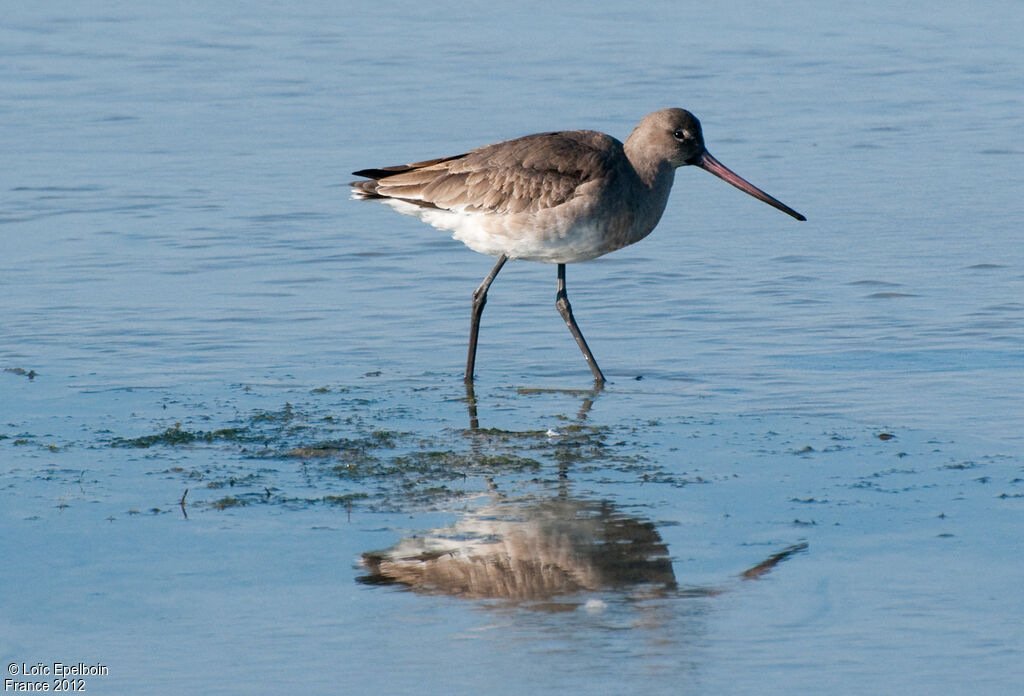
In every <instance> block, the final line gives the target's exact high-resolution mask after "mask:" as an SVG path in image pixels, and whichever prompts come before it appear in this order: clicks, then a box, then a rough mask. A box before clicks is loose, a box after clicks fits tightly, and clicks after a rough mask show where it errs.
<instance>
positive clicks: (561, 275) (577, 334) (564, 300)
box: [555, 263, 604, 388]
mask: <svg viewBox="0 0 1024 696" xmlns="http://www.w3.org/2000/svg"><path fill="white" fill-rule="evenodd" d="M555 307H557V308H558V313H559V314H561V315H562V319H565V324H566V326H568V327H569V331H570V332H571V333H572V337H573V338H575V339H576V345H578V346H579V347H580V350H581V351H583V357H584V358H586V359H587V365H589V366H590V371H591V372H593V373H594V385H595V386H597V387H598V388H600V387H602V386H604V374H602V373H601V368H600V367H598V366H597V361H596V360H594V354H593V353H591V352H590V348H588V347H587V339H585V338H583V332H582V331H580V327H579V326H577V325H576V319H575V318H573V316H572V306H571V305H570V304H569V295H568V293H566V291H565V264H564V263H560V264H558V293H557V294H556V295H555Z"/></svg>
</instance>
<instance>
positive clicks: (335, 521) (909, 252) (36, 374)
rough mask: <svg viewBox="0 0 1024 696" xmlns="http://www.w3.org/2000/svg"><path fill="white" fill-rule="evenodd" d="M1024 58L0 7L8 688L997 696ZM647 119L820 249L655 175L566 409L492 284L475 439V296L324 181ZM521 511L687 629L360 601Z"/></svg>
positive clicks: (952, 49) (1007, 549) (655, 16)
mask: <svg viewBox="0 0 1024 696" xmlns="http://www.w3.org/2000/svg"><path fill="white" fill-rule="evenodd" d="M1022 20H1024V9H1021V8H1020V6H1019V5H1018V4H1016V3H989V4H987V5H986V6H985V7H984V8H968V7H966V6H964V7H945V6H935V5H934V4H931V3H910V4H906V3H904V4H901V5H892V4H891V3H867V4H863V3H862V4H859V5H848V6H843V7H838V8H832V7H829V8H827V9H826V8H825V7H824V6H821V5H818V4H814V3H806V4H804V3H744V4H741V5H723V6H703V5H702V6H699V7H687V6H686V4H680V3H655V4H647V5H644V6H643V7H637V8H631V7H625V6H622V5H621V4H616V3H596V4H595V3H590V4H588V5H586V6H580V7H578V8H574V7H561V6H558V5H551V4H550V3H508V4H499V5H498V6H496V7H495V6H492V5H489V6H488V7H487V8H484V7H483V6H481V7H479V8H477V7H470V6H465V5H463V4H459V3H431V4H427V5H421V6H416V7H400V6H394V5H382V6H366V5H352V4H337V3H302V4H301V6H298V7H286V6H282V7H280V8H279V7H271V6H267V5H261V4H237V5H236V4H214V5H209V4H195V5H191V6H187V7H179V6H173V7H162V6H161V7H155V6H152V7H151V6H139V5H138V4H137V3H106V4H104V5H103V6H102V7H94V6H83V5H81V4H79V3H45V4H39V3H36V4H19V5H17V6H15V7H11V8H7V9H6V11H5V21H4V23H3V25H2V27H0V142H3V144H4V145H3V151H4V166H3V167H2V168H0V369H2V370H3V371H0V462H2V467H0V496H2V498H0V499H2V503H0V511H2V512H0V530H2V534H0V547H2V551H0V553H2V557H3V558H4V559H6V560H5V562H4V563H3V564H2V565H0V588H2V592H0V595H2V597H3V599H2V603H0V608H2V611H0V656H2V657H4V658H6V659H7V662H8V663H12V662H13V663H17V664H18V665H20V664H21V663H26V664H28V665H32V664H35V663H37V662H44V663H49V664H52V663H53V662H56V661H61V662H64V663H77V662H79V661H81V662H86V663H90V664H96V663H103V664H105V665H108V666H109V670H110V673H109V675H107V676H102V677H100V676H90V677H86V678H85V681H86V686H87V688H88V689H89V691H92V692H94V693H139V692H140V691H146V692H149V693H178V692H180V690H181V685H182V684H183V683H190V684H195V685H201V689H202V690H203V691H204V692H205V693H237V692H239V691H245V690H261V689H271V688H272V689H279V690H281V689H288V690H291V691H303V692H308V693H336V692H342V693H365V692H368V691H369V690H370V689H374V690H381V689H383V690H386V691H389V692H393V693H478V692H486V693H522V692H523V691H524V690H526V689H529V690H530V691H532V692H534V693H555V692H570V693H571V692H575V691H586V692H589V693H621V692H623V691H625V690H629V691H636V692H639V691H644V692H648V693H652V694H657V693H680V692H682V693H692V694H718V693H758V694H763V693H792V692H797V693H805V692H816V691H822V690H825V689H827V690H828V691H829V692H830V693H836V694H855V693H857V694H859V693H865V692H867V693H897V692H898V693H936V692H941V693H965V694H967V693H981V692H983V693H991V694H1000V693H1007V694H1009V693H1015V692H1016V689H1017V688H1018V687H1017V685H1018V684H1019V683H1020V680H1021V679H1022V678H1024V670H1022V669H1021V667H1020V665H1021V661H1020V652H1021V650H1022V649H1024V634H1022V631H1021V628H1020V626H1019V621H1017V620H1016V617H1019V616H1020V615H1021V614H1022V610H1024V606H1022V604H1024V602H1022V594H1021V592H1020V589H1019V587H1018V585H1019V577H1020V574H1021V571H1022V567H1021V563H1020V559H1019V558H1018V555H1019V554H1015V553H1013V551H1012V549H1014V548H1015V547H1016V545H1017V543H1016V542H1017V539H1018V538H1019V536H1020V520H1021V519H1022V517H1021V513H1022V511H1024V507H1022V502H1021V501H1022V499H1024V498H1022V495H1024V490H1022V483H1021V481H1022V479H1024V471H1022V466H1024V431H1022V425H1021V424H1022V423H1024V400H1022V399H1021V396H1020V395H1021V393H1022V391H1024V300H1022V298H1024V237H1022V235H1021V234H1020V229H1021V228H1020V220H1021V219H1022V218H1024V201H1022V199H1021V196H1020V186H1019V180H1020V172H1021V171H1022V161H1024V160H1022V158H1024V150H1022V148H1021V146H1020V144H1019V137H1018V134H1019V133H1020V132H1021V128H1022V126H1024V115H1022V114H1024V111H1022V109H1021V98H1020V78H1021V54H1020V48H1019V27H1020V25H1021V21H1022ZM668 106H680V107H684V108H687V109H690V110H691V111H693V112H694V113H695V114H697V115H698V116H699V117H700V118H701V121H702V124H703V127H704V134H705V139H706V141H707V144H708V148H709V150H710V151H711V152H712V153H713V154H714V155H715V156H716V157H718V158H719V159H720V160H722V161H723V162H724V163H725V164H727V165H728V166H729V167H731V168H733V169H734V170H736V171H737V172H738V173H740V174H741V175H742V176H744V177H745V178H747V179H749V180H750V181H752V182H753V183H754V184H756V185H757V186H759V187H761V188H763V189H765V190H766V191H768V192H769V193H771V194H772V195H774V196H776V197H777V198H779V199H780V200H782V201H784V202H785V203H787V204H789V205H791V206H792V207H794V208H795V209H797V210H799V211H800V212H801V213H803V214H805V215H806V216H807V218H808V221H807V222H806V223H797V222H795V221H793V220H792V219H790V218H788V217H787V216H785V215H782V214H781V213H779V212H778V211H775V210H773V209H771V208H769V207H768V206H765V205H763V204H761V203H759V202H757V201H755V200H754V199H752V198H749V197H747V196H744V195H743V194H741V193H739V192H738V191H736V190H735V189H733V188H731V187H729V186H726V185H725V184H723V183H722V182H721V181H719V180H716V179H714V178H713V177H710V176H707V175H706V173H704V172H701V171H699V170H695V169H692V168H684V169H682V170H680V171H679V172H678V173H677V176H676V185H675V190H674V191H673V194H672V197H671V199H670V201H669V205H668V209H667V210H666V212H665V215H664V217H663V219H662V221H661V223H660V225H659V227H658V229H657V230H656V231H655V232H654V234H652V235H651V236H650V237H649V238H648V239H646V240H644V241H643V242H642V243H640V244H638V245H635V246H633V247H630V248H627V249H624V250H621V251H619V252H616V253H615V254H612V255H610V256H607V257H603V258H601V259H598V260H596V261H594V262H591V263H587V264H580V265H572V266H570V267H569V269H568V287H569V295H570V298H571V299H572V302H573V308H574V310H575V314H576V318H577V320H578V321H579V323H580V326H581V328H582V329H583V331H584V333H585V334H586V336H587V339H588V341H589V343H590V346H591V348H592V349H593V351H594V353H595V355H596V356H597V358H598V360H599V361H600V364H601V366H602V369H603V370H604V371H605V373H606V375H607V376H608V378H609V380H610V385H609V386H608V387H607V388H606V389H605V390H604V391H603V392H601V393H599V394H588V393H586V391H585V390H587V389H588V388H589V386H590V383H591V379H590V373H589V370H588V369H587V367H586V365H585V363H584V362H583V360H582V358H581V356H580V355H579V353H578V351H577V349H576V347H575V345H574V343H573V341H572V338H571V337H570V336H569V334H568V332H567V331H566V330H565V327H564V324H563V322H562V320H561V318H560V317H559V316H558V314H557V312H556V311H555V310H554V307H553V304H554V292H555V277H554V276H555V273H554V268H553V267H550V266H547V265H541V264H529V263H525V262H519V263H511V264H509V265H508V266H506V268H505V269H504V270H503V271H502V273H501V275H500V276H499V277H498V279H497V280H496V281H495V284H494V285H493V287H492V289H491V293H490V295H489V302H488V306H487V310H486V312H485V314H484V320H483V328H482V332H481V346H480V352H479V354H478V358H477V375H478V383H477V387H476V394H475V396H476V413H475V416H476V419H477V421H478V422H479V425H480V427H481V428H485V429H486V428H495V429H501V430H502V431H504V432H505V433H506V434H505V435H504V436H502V435H500V434H499V435H496V434H491V435H486V434H483V435H481V433H480V432H478V431H474V430H473V429H472V428H471V425H472V424H473V422H472V420H471V419H472V418H473V416H474V414H472V413H470V412H469V409H468V408H467V406H468V404H467V399H466V393H465V391H464V389H463V386H462V383H461V372H462V369H463V365H464V360H465V353H464V350H465V340H466V333H467V330H468V326H467V324H468V315H469V297H470V293H471V292H472V290H473V289H474V288H475V287H476V285H477V284H478V283H479V282H480V280H481V279H482V277H483V276H484V275H485V274H486V272H487V271H488V269H489V268H490V266H491V263H492V261H491V260H490V259H487V258H485V257H481V256H479V255H476V254H474V253H472V252H471V251H469V250H467V249H465V248H464V247H462V245H460V244H459V243H457V242H454V241H452V240H450V239H448V238H447V237H446V235H445V234H444V233H442V232H439V231H437V230H434V229H432V228H430V227H428V226H426V225H423V224H422V223H420V222H418V221H417V220H415V219H412V218H408V217H403V216H399V215H395V214H394V213H393V212H392V211H390V210H388V209H386V208H385V207H383V206H378V205H373V204H369V203H359V202H355V201H350V200H349V199H348V191H347V186H346V183H347V182H348V181H349V180H350V179H351V178H352V177H351V176H350V175H349V172H351V171H354V170H357V169H361V168H365V167H372V166H381V165H389V164H398V163H402V162H407V161H415V160H422V159H426V158H430V157H438V156H443V155H450V154H457V153H459V152H463V151H465V150H466V149H468V148H471V147H474V146H477V145H481V144H485V143H488V142H492V141H495V140H499V139H503V138H509V137H515V136H519V135H523V134H526V133H530V132H536V131H543V130H553V129H562V128H593V129H597V130H602V131H605V132H608V133H610V134H612V135H615V136H616V137H619V138H625V137H626V135H628V133H629V131H630V130H631V129H632V128H633V126H634V125H635V124H636V122H637V121H638V120H639V119H640V117H642V116H643V115H644V114H645V113H647V112H649V111H652V110H655V109H660V108H664V107H668ZM560 390H563V391H560ZM577 390H584V391H582V392H580V391H577ZM230 429H235V430H236V431H237V432H235V433H228V430H230ZM549 431H550V432H549ZM375 432H377V433H381V432H385V433H388V435H387V436H386V437H385V438H384V439H383V440H382V439H381V437H383V436H374V435H373V433H375ZM167 433H170V435H168V434H167ZM181 433H184V434H185V436H186V437H185V439H184V440H182V439H180V438H179V439H175V438H176V437H177V435H180V434H181ZM580 433H581V434H580ZM880 434H884V435H889V434H892V435H895V437H893V438H892V439H880V438H879V435H880ZM161 435H163V437H164V439H163V440H160V441H159V442H157V443H156V444H154V445H153V446H150V447H143V446H141V443H139V442H136V443H134V444H131V441H132V440H133V439H134V438H140V437H142V438H145V437H148V436H161ZM236 435H238V437H237V438H236ZM374 437H377V438H378V439H377V440H374V439H373V438H374ZM357 441H358V442H362V443H373V444H372V446H371V445H367V446H366V450H365V451H362V450H360V452H361V454H359V455H356V454H353V453H354V452H355V450H354V449H351V447H352V443H353V442H357ZM339 443H341V444H339ZM115 445H117V446H115ZM345 447H350V449H345ZM332 448H333V449H332ZM431 452H445V453H446V457H447V458H446V459H443V460H437V461H441V464H440V465H436V466H435V464H433V463H431V462H434V461H435V460H431V459H430V457H431V456H433V455H431V454H430V453H431ZM358 456H364V457H365V459H363V460H359V459H358ZM410 462H413V463H415V464H416V466H412V465H410ZM531 462H532V463H531ZM338 467H341V468H338ZM345 467H349V468H348V469H346V468H345ZM373 467H379V469H378V468H373ZM353 472H354V473H353ZM186 489H187V490H188V493H187V494H185V498H184V504H183V505H182V504H180V503H181V501H182V495H183V493H184V491H186ZM228 498H231V499H234V500H235V502H236V504H225V502H224V501H225V500H226V499H228ZM552 499H563V500H564V499H568V500H572V501H577V502H578V504H579V505H580V506H582V507H583V508H585V509H591V507H592V506H594V505H596V504H601V505H604V506H606V507H607V508H608V509H611V510H614V511H615V513H614V517H615V519H625V520H631V521H635V522H636V523H637V524H639V525H641V526H643V525H653V529H655V530H656V531H657V534H658V537H659V538H660V540H661V542H662V543H663V544H664V545H665V546H666V547H667V549H668V555H669V557H670V559H671V563H672V569H673V572H674V576H675V579H676V582H677V584H678V587H677V588H676V589H675V590H673V591H672V592H667V593H666V592H662V593H651V592H648V591H647V590H645V589H644V588H641V587H633V586H626V587H622V586H614V587H612V586H609V587H604V588H603V589H588V590H584V591H580V592H577V593H570V594H568V595H560V596H558V597H556V598H554V599H546V600H543V601H541V600H535V601H528V602H511V601H502V600H500V599H472V598H467V597H464V596H457V595H456V594H455V593H453V592H451V591H443V590H441V589H439V588H434V590H433V591H423V589H422V588H417V591H408V590H406V589H402V586H401V585H391V586H387V587H379V586H371V585H367V584H365V583H361V582H359V581H358V580H357V579H358V578H360V577H363V576H365V574H366V572H367V570H366V568H365V567H363V566H361V565H360V559H361V558H362V554H364V553H365V552H368V551H374V550H380V549H386V548H389V547H391V546H393V545H395V544H397V543H399V542H400V541H401V540H402V539H409V538H419V537H430V536H431V535H437V534H441V535H442V536H444V535H445V534H448V535H449V536H450V535H451V530H453V529H458V528H459V527H458V525H459V523H460V522H459V521H460V520H462V521H463V522H462V523H463V524H466V522H465V521H466V520H473V519H477V517H478V516H479V515H480V514H481V513H480V511H481V510H485V511H486V510H488V509H490V508H489V507H488V506H491V505H494V504H495V503H496V501H498V502H501V503H502V504H506V503H507V504H510V505H513V506H516V505H521V506H522V510H523V511H524V513H523V514H526V512H525V511H528V510H531V509H533V508H534V507H535V506H537V505H540V506H543V505H544V504H545V501H548V500H552ZM218 502H220V504H218ZM186 515H187V517H186ZM445 530H448V531H447V532H445ZM798 543H806V544H807V548H806V550H804V551H801V552H799V553H797V554H796V555H794V556H792V557H791V558H788V559H786V560H785V561H783V562H781V563H780V564H779V565H778V566H777V567H775V568H773V569H771V571H770V572H769V573H767V574H766V575H764V576H762V577H761V578H760V579H758V580H743V579H742V578H741V575H740V574H741V573H742V572H743V571H744V570H746V569H747V568H750V567H752V566H754V565H756V564H758V563H760V562H761V561H763V560H765V559H766V558H767V557H769V556H771V555H772V554H774V553H776V552H779V551H780V550H782V549H784V548H787V547H791V546H792V545H794V544H798ZM555 605H557V606H555ZM7 676H11V675H10V673H9V674H8V675H7ZM12 678H13V677H12Z"/></svg>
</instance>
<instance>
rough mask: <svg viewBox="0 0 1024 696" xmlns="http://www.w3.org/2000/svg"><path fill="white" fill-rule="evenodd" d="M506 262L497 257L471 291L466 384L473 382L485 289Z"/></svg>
mask: <svg viewBox="0 0 1024 696" xmlns="http://www.w3.org/2000/svg"><path fill="white" fill-rule="evenodd" d="M506 261H508V256H506V255H505V254H502V255H501V256H499V257H498V262H497V263H496V264H494V268H492V269H491V272H490V273H488V274H487V277H486V278H484V281H483V282H482V283H480V287H478V288H477V289H476V290H474V291H473V313H472V315H471V317H470V322H469V355H467V356H466V376H465V377H464V378H463V380H464V381H466V382H472V381H473V366H474V365H475V364H476V339H477V336H478V335H479V334H480V317H481V315H483V313H484V305H485V304H487V289H488V288H489V287H491V283H493V282H494V279H495V278H496V277H497V275H498V271H500V270H501V267H502V266H504V265H505V262H506Z"/></svg>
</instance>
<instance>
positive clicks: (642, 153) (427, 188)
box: [351, 109, 806, 387]
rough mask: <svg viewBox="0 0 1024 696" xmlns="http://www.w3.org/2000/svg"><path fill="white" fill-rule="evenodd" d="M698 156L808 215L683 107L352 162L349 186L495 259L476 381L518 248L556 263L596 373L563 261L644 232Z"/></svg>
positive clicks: (487, 282)
mask: <svg viewBox="0 0 1024 696" xmlns="http://www.w3.org/2000/svg"><path fill="white" fill-rule="evenodd" d="M686 165H694V166H697V167H700V168H701V169H704V170H707V171H709V172H711V173H712V174H714V175H715V176H717V177H720V178H721V179H724V180H725V181H727V182H729V183H730V184H732V185H733V186H735V187H736V188H738V189H740V190H741V191H745V192H746V193H749V194H750V195H751V196H753V197H754V198H757V199H758V200H761V201H764V202H765V203H767V204H768V205H771V206H773V207H775V208H778V209H779V210H781V211H782V212H784V213H787V214H789V215H792V216H793V217H794V218H796V219H797V220H805V219H806V218H804V216H803V215H801V214H800V213H798V212H796V211H795V210H793V209H792V208H790V207H789V206H787V205H785V204H784V203H781V202H780V201H778V200H776V199H775V198H772V197H771V196H769V195H768V194H767V193H765V192H764V191H762V190H761V189H759V188H757V187H756V186H754V185H753V184H751V183H750V182H748V181H746V180H744V179H742V178H740V177H739V176H738V175H737V174H735V173H734V172H732V171H731V170H729V169H728V168H727V167H726V166H725V165H723V164H722V163H721V162H719V161H718V160H717V159H715V158H714V157H712V156H711V153H709V152H708V151H707V149H706V148H705V147H704V136H703V134H702V133H701V127H700V121H698V120H697V118H696V117H695V116H694V115H693V114H691V113H690V112H689V111H685V110H683V109H663V110H661V111H655V112H654V113H651V114H648V115H647V116H644V118H643V120H641V121H640V123H639V125H637V127H636V128H634V129H633V132H632V133H630V135H629V137H628V138H626V142H625V143H621V142H619V141H618V140H616V139H615V138H613V137H611V136H609V135H605V134H604V133H598V132H595V131H589V130H574V131H558V132H554V133H537V134H535V135H527V136H525V137H522V138H516V139H514V140H505V141H503V142H500V143H494V144H493V145H485V146H484V147H480V148H477V149H475V150H470V151H469V152H466V153H464V154H461V155H455V156H454V157H442V158H440V159H433V160H426V161H424V162H414V163H412V164H405V165H399V166H394V167H381V168H379V169H363V170H360V171H358V172H353V174H354V175H355V176H361V177H366V179H364V180H361V181H354V182H352V183H351V186H352V189H353V193H352V195H353V198H357V199H365V200H377V201H381V202H384V203H387V204H388V205H390V206H392V207H393V208H395V209H396V210H398V211H399V212H401V213H405V214H407V215H415V216H416V217H418V218H420V219H421V220H424V221H425V222H428V223H430V224H431V225H433V226H434V227H437V228H439V229H443V230H450V231H451V232H452V236H453V237H454V238H455V239H458V240H459V241H461V242H463V243H464V244H465V245H466V246H468V247H469V248H470V249H472V250H473V251H478V252H480V253H481V254H488V255H490V256H496V257H497V259H498V260H497V263H495V264H494V267H493V268H492V269H491V272H490V273H488V274H487V277H486V278H484V280H483V282H482V283H480V286H479V287H478V288H477V289H476V291H475V292H474V293H473V308H472V314H471V320H470V330H469V353H468V355H467V357H466V375H465V381H466V382H467V384H468V383H471V382H472V381H473V370H474V366H475V363H476V345H477V336H478V334H479V331H480V317H481V315H482V314H483V310H484V305H485V304H486V302H487V290H488V288H490V286H491V283H492V282H494V278H495V277H496V276H497V275H498V272H499V271H500V270H501V268H502V266H504V265H505V262H506V261H508V260H510V259H524V260H526V261H541V262H544V263H554V264H558V288H557V292H556V295H555V306H556V307H557V308H558V312H559V313H560V314H561V315H562V318H563V319H564V320H565V323H566V325H568V327H569V331H571V332H572V335H573V337H574V338H575V339H576V343H577V344H578V345H579V347H580V350H581V351H583V356H584V357H585V358H586V360H587V364H588V365H589V366H590V370H591V372H593V374H594V382H595V383H596V385H597V386H599V387H600V386H601V385H603V384H604V381H605V378H604V374H603V373H602V372H601V369H600V368H599V367H598V366H597V361H596V360H595V359H594V355H593V353H591V352H590V348H589V347H588V346H587V342H586V340H585V339H584V338H583V334H582V333H581V332H580V329H579V327H578V326H577V325H576V320H575V318H574V317H573V314H572V307H571V306H570V305H569V298H568V295H567V293H566V289H565V264H567V263H575V262H577V261H589V260H590V259H593V258H597V257H598V256H602V255H604V254H607V253H609V252H611V251H615V250H616V249H621V248H622V247H624V246H628V245H630V244H633V243H635V242H639V241H640V240H641V239H643V238H644V237H646V236H647V235H648V234H650V233H651V231H652V230H653V229H654V227H655V225H657V224H658V220H659V219H661V214H662V212H663V211H664V210H665V204H666V202H667V201H668V195H669V191H670V190H671V188H672V180H673V179H674V178H675V170H676V169H677V168H679V167H683V166H686Z"/></svg>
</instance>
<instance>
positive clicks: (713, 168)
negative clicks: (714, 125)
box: [694, 150, 807, 220]
mask: <svg viewBox="0 0 1024 696" xmlns="http://www.w3.org/2000/svg"><path fill="white" fill-rule="evenodd" d="M694 164H696V165H697V166H698V167H700V168H701V169H703V170H705V171H709V172H711V173H712V174H714V175H715V176H717V177H718V178H719V179H722V180H723V181H727V182H729V183H730V184H732V185H733V186H735V187H736V188H738V189H739V190H740V191H743V192H744V193H749V194H750V195H751V196H753V197H754V198H756V199H757V200H759V201H764V202H765V203H767V204H768V205H770V206H772V207H773V208H778V209H779V210H781V211H782V212H784V213H786V214H787V215H792V216H793V217H795V218H796V219H797V220H806V219H807V218H805V217H804V216H803V215H801V214H800V213H798V212H796V211H795V210H793V209H792V208H790V207H789V206H788V205H786V204H785V203H783V202H782V201H780V200H778V199H776V198H772V197H771V196H769V195H768V194H767V193H765V192H764V191H762V190H761V189H759V188H757V187H756V186H754V185H753V184H752V183H750V182H749V181H747V180H746V179H744V178H743V177H741V176H740V175H739V174H737V173H736V172H734V171H732V170H731V169H729V168H728V167H726V166H725V165H724V164H722V163H721V162H719V161H718V160H716V159H715V158H714V157H712V156H711V153H710V152H708V151H707V150H705V151H704V152H703V153H702V154H701V155H700V157H699V158H698V159H697V161H696V162H694Z"/></svg>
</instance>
